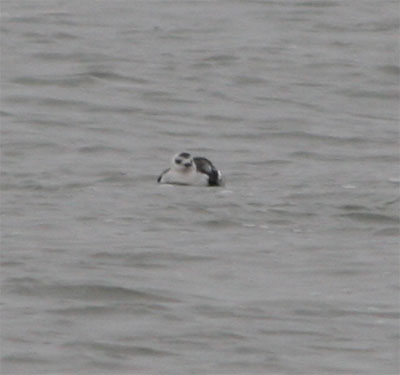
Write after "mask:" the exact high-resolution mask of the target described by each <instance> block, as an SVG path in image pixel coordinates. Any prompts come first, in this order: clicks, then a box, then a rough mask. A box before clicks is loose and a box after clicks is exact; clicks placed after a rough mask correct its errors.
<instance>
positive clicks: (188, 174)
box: [157, 152, 223, 186]
mask: <svg viewBox="0 0 400 375" xmlns="http://www.w3.org/2000/svg"><path fill="white" fill-rule="evenodd" d="M157 182H159V183H160V184H175V185H195V186H221V185H223V180H222V175H221V172H220V171H219V170H217V169H216V168H215V167H214V165H213V164H212V163H211V161H210V160H208V159H206V158H204V157H199V156H196V157H192V155H191V154H190V153H188V152H181V153H179V154H176V155H175V156H174V157H173V158H172V160H171V168H168V169H166V170H165V171H164V172H162V173H161V175H160V176H159V177H158V179H157Z"/></svg>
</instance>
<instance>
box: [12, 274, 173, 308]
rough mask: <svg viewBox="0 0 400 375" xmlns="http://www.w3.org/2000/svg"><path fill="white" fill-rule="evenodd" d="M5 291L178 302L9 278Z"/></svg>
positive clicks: (117, 289) (129, 291) (156, 296)
mask: <svg viewBox="0 0 400 375" xmlns="http://www.w3.org/2000/svg"><path fill="white" fill-rule="evenodd" d="M5 284H6V285H5V289H6V290H7V291H9V292H12V293H15V294H19V295H24V296H53V297H57V298H69V299H77V300H88V301H97V300H124V301H147V302H152V301H153V302H154V301H157V302H178V300H177V299H175V298H170V297H166V296H165V293H162V292H160V293H158V292H147V291H142V290H137V289H132V288H125V287H119V286H107V285H101V284H97V285H87V284H82V285H69V284H58V285H57V284H45V283H43V282H40V281H38V280H36V279H33V280H32V279H31V280H28V281H27V280H26V279H25V278H22V279H21V278H10V279H8V280H6V283H5Z"/></svg>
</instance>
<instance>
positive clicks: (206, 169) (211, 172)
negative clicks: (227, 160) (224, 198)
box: [193, 157, 220, 186]
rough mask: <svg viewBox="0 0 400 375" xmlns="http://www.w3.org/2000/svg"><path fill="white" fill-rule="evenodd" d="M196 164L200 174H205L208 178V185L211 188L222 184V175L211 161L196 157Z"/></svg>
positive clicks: (194, 159)
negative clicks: (220, 178) (220, 179)
mask: <svg viewBox="0 0 400 375" xmlns="http://www.w3.org/2000/svg"><path fill="white" fill-rule="evenodd" d="M193 161H194V163H195V164H196V168H197V170H198V171H199V172H200V173H204V174H206V175H207V176H208V184H209V185H211V186H216V185H219V184H220V181H219V177H220V174H219V172H218V170H217V168H215V167H214V165H213V163H211V161H210V160H208V159H206V158H203V157H194V158H193Z"/></svg>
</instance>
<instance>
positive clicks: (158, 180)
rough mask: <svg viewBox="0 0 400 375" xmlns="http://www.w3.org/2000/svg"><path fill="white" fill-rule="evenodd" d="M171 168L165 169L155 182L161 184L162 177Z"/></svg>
mask: <svg viewBox="0 0 400 375" xmlns="http://www.w3.org/2000/svg"><path fill="white" fill-rule="evenodd" d="M170 169H171V168H167V169H166V170H165V171H164V172H163V173H161V174H160V175H159V176H158V178H157V182H161V179H162V176H164V175H165V174H166V173H167V172H168V171H169V170H170Z"/></svg>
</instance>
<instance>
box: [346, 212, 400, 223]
mask: <svg viewBox="0 0 400 375" xmlns="http://www.w3.org/2000/svg"><path fill="white" fill-rule="evenodd" d="M341 216H342V217H346V218H349V219H352V220H356V221H360V222H362V223H379V224H397V223H399V222H400V218H399V217H398V216H389V215H382V214H375V213H367V212H351V213H348V214H342V215H341Z"/></svg>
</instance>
